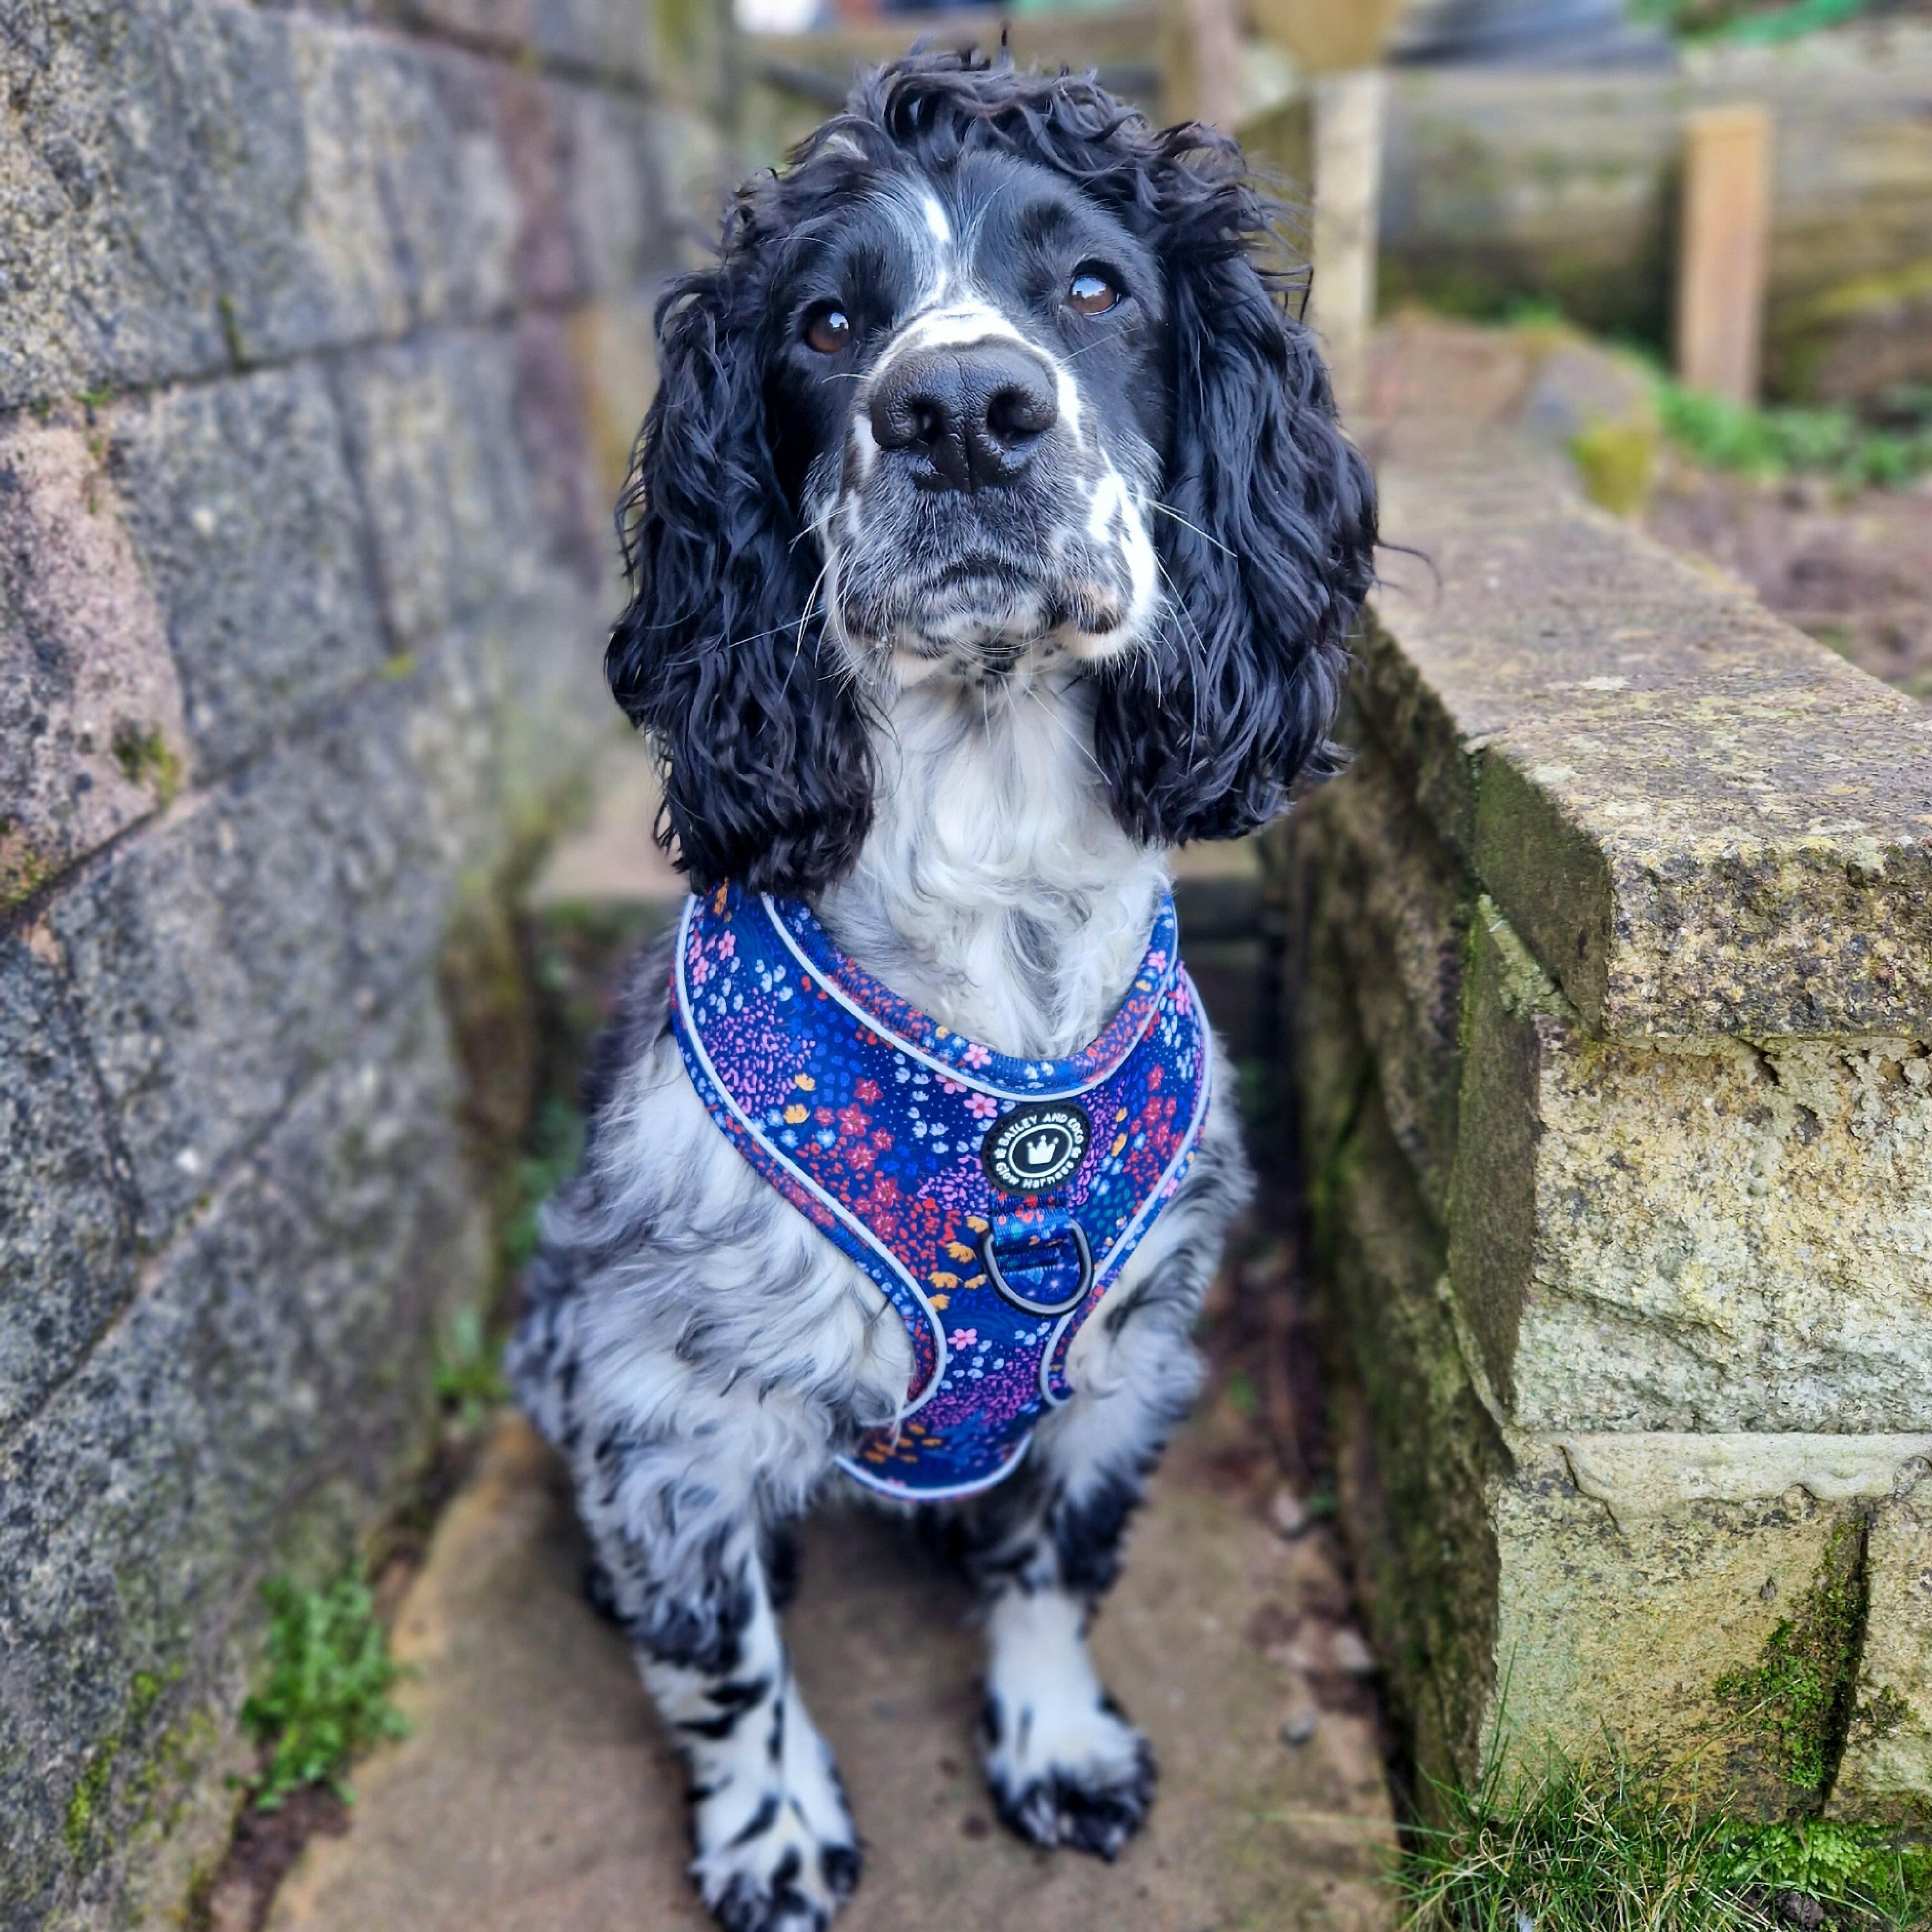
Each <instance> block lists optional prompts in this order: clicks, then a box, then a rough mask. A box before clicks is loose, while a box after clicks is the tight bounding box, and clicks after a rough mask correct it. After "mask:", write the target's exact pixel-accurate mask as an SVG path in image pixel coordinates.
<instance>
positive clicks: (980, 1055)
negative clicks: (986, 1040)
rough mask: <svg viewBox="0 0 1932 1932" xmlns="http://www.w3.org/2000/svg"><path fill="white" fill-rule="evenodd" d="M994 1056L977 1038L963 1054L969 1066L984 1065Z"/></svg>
mask: <svg viewBox="0 0 1932 1932" xmlns="http://www.w3.org/2000/svg"><path fill="white" fill-rule="evenodd" d="M992 1057H993V1056H992V1055H991V1054H990V1053H989V1052H987V1051H986V1049H985V1048H984V1047H983V1046H981V1045H980V1043H979V1042H978V1041H977V1040H975V1041H974V1043H972V1045H971V1046H969V1047H968V1048H967V1049H966V1051H965V1053H964V1054H963V1055H962V1056H961V1058H963V1059H964V1060H965V1062H966V1064H967V1065H968V1067H984V1066H985V1065H986V1064H987V1063H988V1062H989V1061H990V1060H991V1059H992Z"/></svg>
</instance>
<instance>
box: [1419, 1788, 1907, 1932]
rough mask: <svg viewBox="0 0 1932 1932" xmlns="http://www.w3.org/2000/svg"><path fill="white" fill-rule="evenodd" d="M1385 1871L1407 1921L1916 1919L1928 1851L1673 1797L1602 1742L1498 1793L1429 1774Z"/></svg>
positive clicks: (1748, 1927)
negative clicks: (1431, 1815)
mask: <svg viewBox="0 0 1932 1932" xmlns="http://www.w3.org/2000/svg"><path fill="white" fill-rule="evenodd" d="M1436 1797H1437V1801H1438V1805H1439V1811H1440V1812H1441V1814H1442V1817H1443V1818H1444V1820H1445V1822H1444V1823H1442V1824H1441V1825H1440V1826H1436V1827H1433V1828H1431V1827H1424V1828H1421V1829H1418V1831H1417V1832H1415V1834H1414V1835H1413V1838H1412V1846H1411V1849H1410V1850H1409V1852H1408V1854H1407V1855H1406V1857H1405V1858H1404V1859H1403V1862H1402V1864H1401V1866H1400V1870H1399V1874H1398V1882H1399V1885H1400V1891H1401V1894H1402V1898H1403V1905H1404V1906H1405V1921H1406V1926H1407V1927H1408V1928H1409V1932H1790V1927H1792V1926H1793V1925H1797V1926H1804V1927H1811V1928H1813V1932H1924V1928H1925V1927H1927V1926H1928V1925H1932V1850H1928V1849H1927V1848H1925V1847H1923V1846H1915V1845H1913V1844H1912V1843H1909V1842H1907V1841H1904V1840H1903V1839H1902V1838H1900V1837H1899V1836H1898V1835H1896V1834H1893V1833H1888V1832H1885V1831H1882V1830H1881V1829H1878V1828H1876V1827H1875V1826H1863V1825H1847V1824H1840V1823H1835V1822H1832V1821H1831V1820H1822V1819H1814V1820H1807V1821H1805V1822H1802V1823H1794V1824H1787V1825H1757V1824H1748V1823H1742V1822H1740V1821H1739V1820H1734V1819H1727V1818H1725V1817H1723V1816H1721V1815H1719V1814H1713V1813H1710V1812H1707V1811H1703V1810H1700V1808H1698V1807H1697V1805H1694V1804H1692V1803H1687V1802H1679V1801H1673V1799H1670V1798H1669V1797H1667V1796H1664V1794H1663V1793H1661V1791H1660V1790H1658V1789H1657V1788H1655V1787H1653V1786H1652V1784H1650V1783H1649V1782H1648V1781H1646V1780H1644V1779H1643V1778H1640V1777H1639V1776H1637V1775H1636V1774H1635V1773H1634V1772H1633V1771H1632V1770H1631V1768H1630V1766H1628V1765H1627V1764H1626V1763H1623V1762H1622V1760H1621V1759H1619V1757H1617V1756H1616V1754H1610V1756H1609V1757H1607V1759H1606V1760H1605V1761H1604V1763H1601V1764H1600V1765H1597V1766H1591V1767H1588V1768H1586V1767H1583V1766H1579V1765H1577V1764H1576V1763H1573V1762H1571V1761H1570V1760H1568V1759H1565V1758H1564V1757H1561V1756H1560V1755H1558V1756H1553V1758H1552V1760H1551V1761H1550V1766H1549V1768H1548V1769H1547V1771H1546V1772H1544V1774H1543V1775H1541V1777H1540V1778H1537V1779H1535V1780H1534V1781H1531V1782H1529V1783H1527V1784H1525V1785H1524V1786H1523V1787H1520V1788H1519V1789H1517V1790H1515V1791H1514V1792H1512V1793H1508V1794H1507V1795H1506V1794H1505V1793H1503V1792H1502V1790H1501V1789H1500V1788H1499V1783H1498V1781H1496V1780H1494V1779H1492V1780H1491V1781H1490V1783H1489V1784H1487V1785H1486V1786H1485V1787H1484V1789H1483V1790H1481V1791H1480V1792H1478V1793H1475V1794H1474V1795H1473V1796H1472V1795H1470V1794H1469V1793H1463V1792H1460V1791H1457V1790H1450V1789H1446V1788H1444V1787H1436Z"/></svg>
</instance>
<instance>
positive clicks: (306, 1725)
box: [242, 1577, 409, 1811]
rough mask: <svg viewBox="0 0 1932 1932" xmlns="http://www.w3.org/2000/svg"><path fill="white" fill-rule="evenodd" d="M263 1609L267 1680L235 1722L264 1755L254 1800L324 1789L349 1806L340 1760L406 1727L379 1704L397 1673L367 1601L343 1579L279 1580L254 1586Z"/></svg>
mask: <svg viewBox="0 0 1932 1932" xmlns="http://www.w3.org/2000/svg"><path fill="white" fill-rule="evenodd" d="M262 1601H263V1603H264V1604H266V1605H267V1607H268V1610H269V1675H268V1681H267V1682H266V1683H265V1684H264V1685H263V1687H262V1688H261V1689H260V1691H257V1693H256V1694H254V1696H253V1697H251V1698H249V1699H248V1701H247V1703H245V1704H244V1705H243V1706H242V1724H243V1725H244V1726H245V1727H246V1728H247V1730H248V1732H249V1733H250V1734H251V1736H253V1737H254V1739H256V1741H257V1742H258V1743H260V1744H261V1745H264V1746H266V1747H267V1748H268V1752H269V1755H268V1761H267V1763H266V1764H265V1765H264V1766H263V1769H262V1772H261V1775H260V1778H258V1779H257V1782H256V1785H255V1790H254V1802H255V1804H256V1805H257V1807H258V1808H260V1810H262V1811H275V1810H276V1809H277V1808H278V1807H279V1806H280V1805H281V1803H282V1802H283V1801H284V1799H287V1797H288V1796H289V1795H290V1793H292V1792H296V1791H299V1790H302V1788H303V1787H305V1786H306V1785H311V1784H326V1785H327V1786H329V1787H330V1788H331V1789H332V1790H334V1791H335V1792H336V1793H337V1794H338V1796H341V1798H343V1799H344V1800H346V1801H347V1802H350V1803H353V1802H354V1801H355V1794H354V1793H353V1792H352V1791H351V1790H350V1788H349V1787H348V1785H347V1783H346V1782H344V1772H346V1771H347V1769H348V1766H349V1763H350V1760H351V1759H352V1758H353V1757H355V1756H356V1754H358V1753H359V1752H360V1751H366V1750H368V1748H369V1747H370V1746H371V1745H374V1744H376V1743H378V1742H380V1741H381V1740H382V1739H384V1738H399V1737H403V1736H407V1733H408V1730H409V1726H408V1724H407V1723H406V1722H405V1721H404V1718H403V1715H402V1714H401V1712H399V1711H398V1710H397V1709H396V1708H395V1706H394V1705H393V1704H392V1703H390V1701H389V1693H390V1691H392V1689H394V1688H395V1683H396V1680H397V1679H398V1677H400V1676H401V1675H402V1667H401V1665H399V1664H397V1663H396V1662H395V1661H394V1660H393V1659H392V1658H391V1657H390V1655H389V1639H388V1636H387V1634H386V1632H385V1631H384V1630H383V1626H382V1625H381V1624H380V1622H378V1621H377V1617H376V1605H375V1600H374V1598H372V1597H371V1595H370V1594H369V1592H368V1589H367V1588H366V1587H365V1586H364V1585H363V1584H362V1583H359V1582H358V1581H357V1580H356V1579H355V1578H353V1577H343V1578H341V1579H340V1580H338V1581H337V1582H335V1583H332V1584H330V1585H329V1587H328V1588H327V1589H321V1590H303V1589H297V1588H296V1586H295V1585H294V1584H293V1583H291V1582H290V1580H288V1579H287V1577H270V1578H269V1580H267V1581H266V1583H263V1586H262Z"/></svg>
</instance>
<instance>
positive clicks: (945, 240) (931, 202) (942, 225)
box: [919, 190, 953, 249]
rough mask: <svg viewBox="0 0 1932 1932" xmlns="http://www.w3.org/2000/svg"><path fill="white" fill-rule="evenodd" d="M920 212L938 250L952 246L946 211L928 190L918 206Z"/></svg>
mask: <svg viewBox="0 0 1932 1932" xmlns="http://www.w3.org/2000/svg"><path fill="white" fill-rule="evenodd" d="M919 212H920V213H921V214H923V215H924V216H925V217H926V227H927V229H928V230H929V233H931V235H932V239H934V240H935V242H938V244H939V245H940V246H941V248H946V249H950V248H952V246H953V224H952V223H951V222H950V221H948V220H947V218H946V211H945V209H944V208H941V206H940V205H939V197H938V195H936V194H935V193H932V191H931V190H927V192H926V196H925V197H924V199H922V202H920V205H919Z"/></svg>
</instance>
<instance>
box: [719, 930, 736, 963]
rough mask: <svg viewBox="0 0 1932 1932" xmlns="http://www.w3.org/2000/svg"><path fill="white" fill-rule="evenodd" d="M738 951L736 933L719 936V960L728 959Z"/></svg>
mask: <svg viewBox="0 0 1932 1932" xmlns="http://www.w3.org/2000/svg"><path fill="white" fill-rule="evenodd" d="M737 950H738V935H736V933H735V932H727V933H722V934H721V935H719V936H718V958H719V959H730V956H732V954H733V953H736V951H737Z"/></svg>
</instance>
